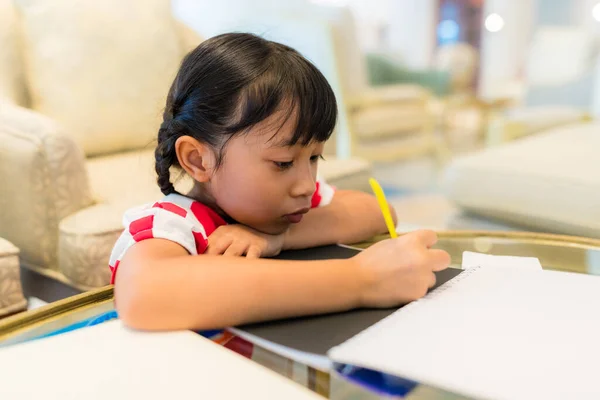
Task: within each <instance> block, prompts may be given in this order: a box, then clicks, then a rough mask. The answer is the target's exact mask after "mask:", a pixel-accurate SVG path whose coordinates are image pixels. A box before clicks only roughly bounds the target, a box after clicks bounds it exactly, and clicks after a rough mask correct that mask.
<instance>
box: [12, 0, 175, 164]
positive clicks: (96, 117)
mask: <svg viewBox="0 0 600 400" xmlns="http://www.w3.org/2000/svg"><path fill="white" fill-rule="evenodd" d="M14 1H15V2H16V4H17V6H18V10H19V12H20V13H21V17H22V21H23V31H24V32H23V35H24V41H25V46H24V53H25V59H26V64H27V75H28V79H29V81H30V92H31V97H32V102H33V108H34V109H36V110H38V111H40V112H41V113H43V114H45V115H47V116H49V117H51V118H54V119H56V120H57V121H58V122H60V123H61V124H62V125H63V126H64V128H65V131H66V132H67V133H68V134H69V135H72V137H73V138H74V140H75V141H76V142H77V143H78V144H79V145H80V146H81V147H82V148H83V150H84V152H85V153H86V155H88V156H90V155H97V154H106V153H114V152H117V151H124V150H130V149H139V148H143V147H145V146H148V145H149V143H150V142H151V141H152V140H153V139H154V138H155V137H156V134H157V130H158V127H159V122H160V118H161V114H162V108H163V107H164V99H165V98H166V95H167V91H168V89H169V85H170V84H171V82H172V80H173V78H174V76H175V74H176V72H177V68H178V66H179V63H180V61H181V58H182V57H183V50H182V48H181V44H180V41H179V38H178V36H177V30H176V25H175V21H174V19H173V18H172V16H171V9H170V2H169V1H168V0H127V1H123V0H102V1H79V0H14Z"/></svg>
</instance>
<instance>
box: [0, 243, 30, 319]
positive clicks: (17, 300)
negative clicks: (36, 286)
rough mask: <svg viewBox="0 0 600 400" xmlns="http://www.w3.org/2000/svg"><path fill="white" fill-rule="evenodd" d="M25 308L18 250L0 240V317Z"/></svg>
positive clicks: (25, 302) (25, 301)
mask: <svg viewBox="0 0 600 400" xmlns="http://www.w3.org/2000/svg"><path fill="white" fill-rule="evenodd" d="M26 308H27V300H26V299H25V297H24V296H23V289H22V288H21V274H20V271H19V250H18V249H17V248H16V247H15V246H14V245H13V244H12V243H10V242H8V241H7V240H5V239H2V238H0V317H3V316H5V315H8V314H13V313H16V312H18V311H22V310H25V309H26Z"/></svg>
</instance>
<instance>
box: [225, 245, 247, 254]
mask: <svg viewBox="0 0 600 400" xmlns="http://www.w3.org/2000/svg"><path fill="white" fill-rule="evenodd" d="M247 248H248V243H244V242H233V243H232V244H231V245H230V246H229V247H228V248H227V250H225V252H224V253H223V255H224V256H237V257H239V256H241V255H243V254H244V253H245V252H246V249H247Z"/></svg>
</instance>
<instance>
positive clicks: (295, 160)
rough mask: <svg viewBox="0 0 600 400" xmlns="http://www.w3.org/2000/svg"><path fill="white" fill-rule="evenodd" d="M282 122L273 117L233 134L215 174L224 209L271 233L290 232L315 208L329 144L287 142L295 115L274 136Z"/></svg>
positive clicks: (215, 187)
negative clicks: (319, 168) (322, 159)
mask: <svg viewBox="0 0 600 400" xmlns="http://www.w3.org/2000/svg"><path fill="white" fill-rule="evenodd" d="M280 126H281V122H279V123H277V118H276V116H274V117H271V118H269V119H267V120H265V121H263V123H261V124H258V125H257V126H255V127H253V128H252V130H251V131H250V132H248V133H247V134H243V135H238V136H235V137H233V138H232V139H231V140H230V141H229V143H228V144H227V145H226V147H225V150H224V156H223V162H222V164H221V166H220V167H219V168H218V169H217V170H216V171H215V172H214V174H213V176H212V177H211V179H210V192H211V195H212V197H213V198H214V199H215V201H216V203H217V205H218V206H219V208H221V209H222V210H223V211H224V212H225V213H226V214H227V215H229V216H230V217H231V218H233V219H235V220H236V221H237V222H239V223H241V224H244V225H247V226H249V227H251V228H254V229H256V230H258V231H261V232H263V233H269V234H280V233H283V232H285V231H286V230H287V229H288V228H289V226H290V225H291V224H293V223H297V222H300V220H301V219H302V216H303V214H305V213H306V212H308V211H309V210H310V206H311V199H312V195H313V193H314V192H315V189H316V175H317V163H318V160H319V157H320V156H321V154H322V152H323V146H324V143H319V142H315V143H310V144H309V145H307V146H303V145H301V144H296V145H294V146H288V145H286V142H287V141H288V140H289V139H290V138H291V137H292V134H293V129H294V127H295V126H294V121H293V118H289V119H288V121H287V122H286V123H285V124H284V125H283V126H282V127H281V129H280V130H279V132H278V133H277V134H276V135H275V136H274V137H273V135H274V133H275V132H276V131H277V128H279V127H280Z"/></svg>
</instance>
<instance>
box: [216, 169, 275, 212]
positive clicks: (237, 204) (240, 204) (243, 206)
mask: <svg viewBox="0 0 600 400" xmlns="http://www.w3.org/2000/svg"><path fill="white" fill-rule="evenodd" d="M215 178H216V179H215V180H214V187H213V188H214V193H213V196H214V197H215V199H216V201H217V203H218V205H219V207H221V208H222V209H223V211H225V212H226V213H227V214H228V215H229V216H231V217H232V218H234V219H236V220H237V221H239V222H241V223H244V222H246V221H249V220H250V221H251V220H253V219H262V218H268V217H270V216H271V214H273V213H275V214H277V213H278V212H279V210H280V209H281V208H282V202H283V200H284V194H285V193H284V192H285V190H284V188H283V187H282V185H278V183H277V180H276V179H273V177H272V176H271V173H269V171H268V169H266V168H264V167H263V168H260V167H256V166H255V167H246V168H243V167H240V168H239V170H236V171H233V170H232V169H226V168H224V169H223V170H222V171H219V172H218V173H217V175H216V176H215Z"/></svg>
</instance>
